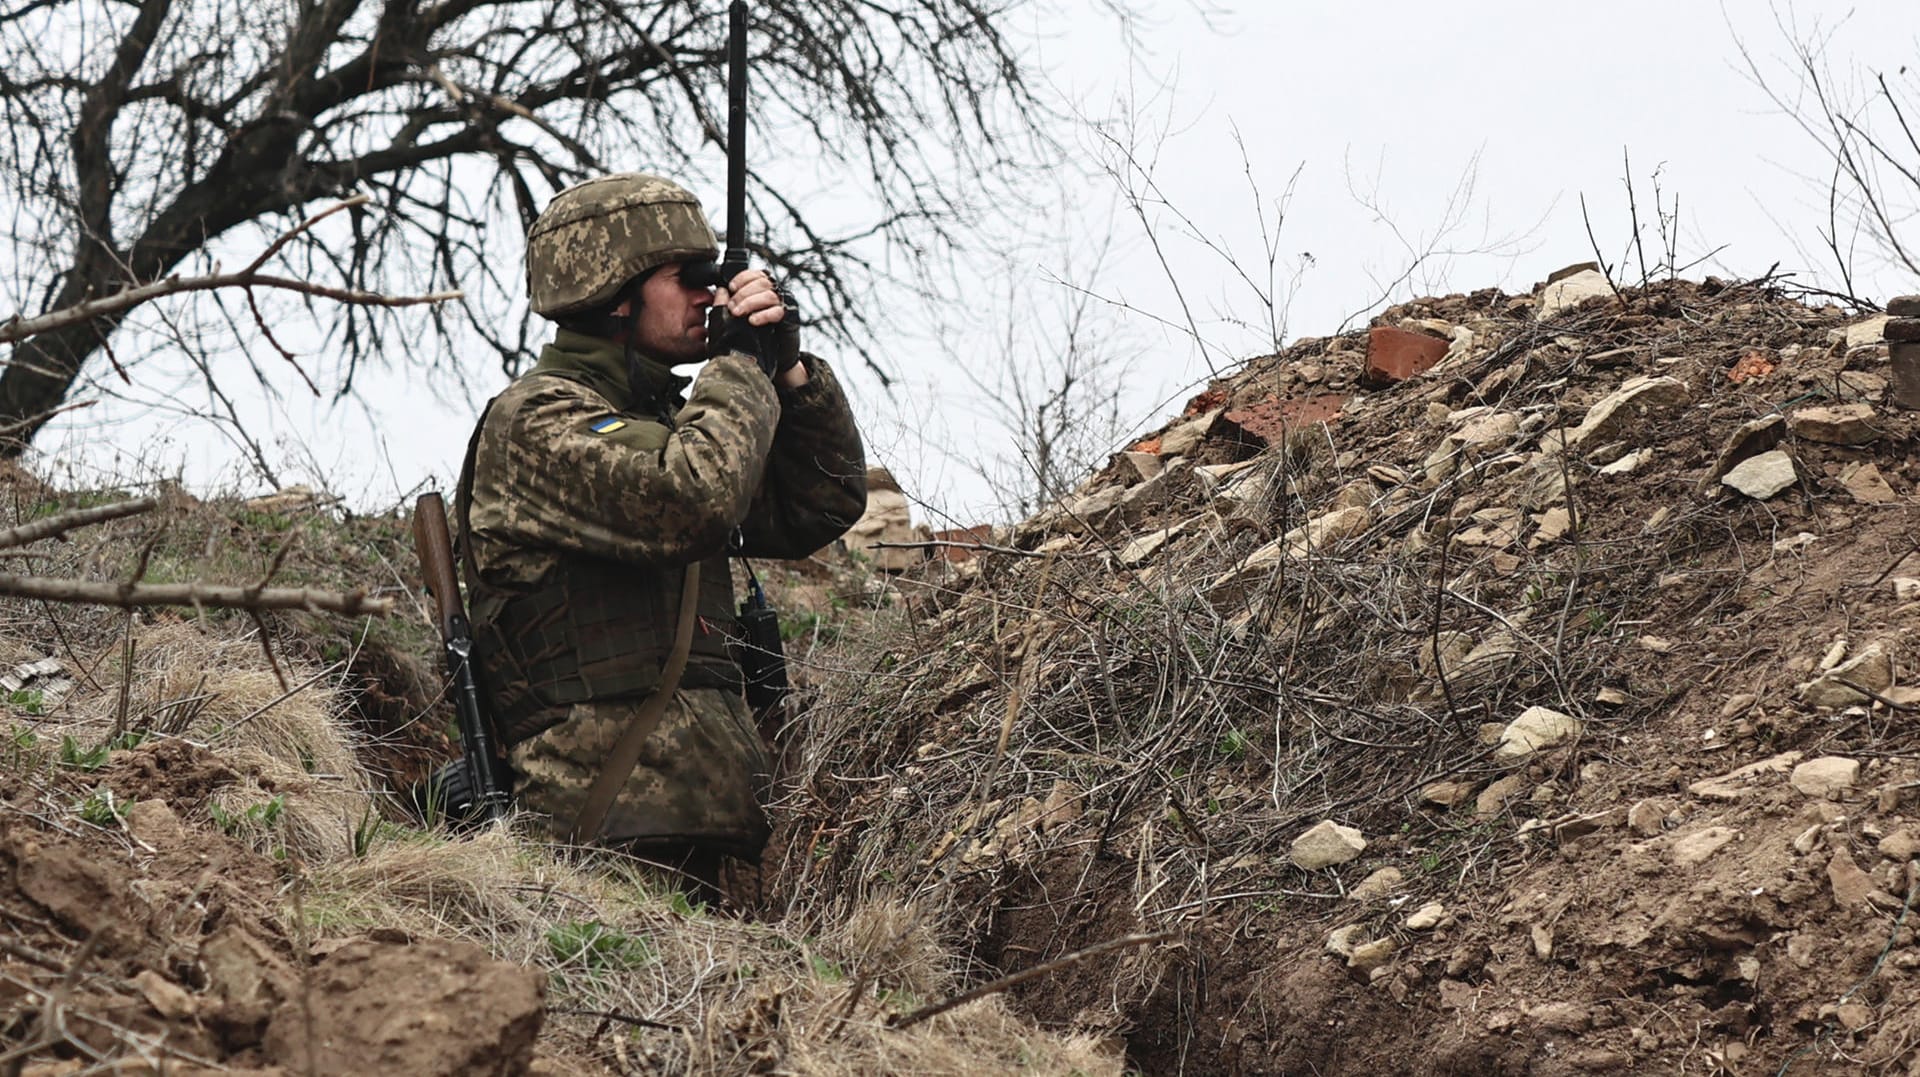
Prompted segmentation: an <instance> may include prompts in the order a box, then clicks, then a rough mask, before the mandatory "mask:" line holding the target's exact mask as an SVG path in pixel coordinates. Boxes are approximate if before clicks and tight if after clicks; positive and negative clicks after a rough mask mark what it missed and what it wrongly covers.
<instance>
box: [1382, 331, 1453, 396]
mask: <svg viewBox="0 0 1920 1077" xmlns="http://www.w3.org/2000/svg"><path fill="white" fill-rule="evenodd" d="M1449 343H1450V342H1449V341H1447V340H1444V339H1442V338H1440V337H1435V336H1429V335H1427V334H1426V333H1415V332H1410V331H1408V330H1405V329H1395V328H1393V327H1392V326H1387V325H1376V326H1374V327H1373V328H1372V329H1369V330H1367V365H1366V373H1365V376H1364V379H1365V381H1366V382H1367V383H1368V384H1370V385H1392V384H1393V383H1394V382H1399V381H1406V380H1407V379H1408V378H1411V377H1415V376H1418V375H1420V374H1424V373H1426V372H1427V371H1429V370H1432V369H1433V366H1434V364H1435V363H1438V362H1439V361H1440V360H1441V359H1443V358H1445V357H1446V354H1447V348H1448V347H1449Z"/></svg>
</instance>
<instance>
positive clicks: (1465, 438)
mask: <svg viewBox="0 0 1920 1077" xmlns="http://www.w3.org/2000/svg"><path fill="white" fill-rule="evenodd" d="M1519 432H1520V420H1519V418H1518V417H1517V416H1515V415H1514V414H1513V413H1512V412H1510V411H1496V412H1493V413H1492V414H1489V415H1482V416H1479V417H1478V418H1475V419H1472V420H1470V421H1468V422H1467V423H1465V424H1463V425H1462V426H1461V427H1460V429H1458V430H1456V431H1454V432H1453V433H1452V434H1451V435H1449V436H1450V437H1452V438H1453V439H1454V440H1455V441H1457V442H1459V443H1460V444H1462V445H1491V444H1496V443H1504V442H1508V441H1511V440H1513V437H1514V435H1516V434H1518V433H1519Z"/></svg>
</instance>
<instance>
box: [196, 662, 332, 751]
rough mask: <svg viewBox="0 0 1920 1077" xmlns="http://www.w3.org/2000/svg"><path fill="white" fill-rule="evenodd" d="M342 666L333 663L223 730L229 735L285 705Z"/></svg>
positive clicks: (278, 669) (276, 664)
mask: <svg viewBox="0 0 1920 1077" xmlns="http://www.w3.org/2000/svg"><path fill="white" fill-rule="evenodd" d="M267 657H268V658H272V657H273V652H271V651H269V652H267ZM342 666H343V663H340V662H335V663H334V664H333V665H330V666H328V667H327V668H325V669H323V670H321V671H320V672H318V673H316V674H314V675H313V676H311V677H308V678H307V679H306V680H304V681H301V682H300V683H299V684H296V685H294V686H293V687H292V688H288V689H287V690H286V691H284V692H281V693H280V694H279V695H278V696H275V697H274V698H272V699H270V700H268V701H267V702H265V703H262V704H260V705H259V706H258V707H255V708H254V709H253V710H252V712H250V713H248V714H245V715H242V716H241V717H240V718H238V719H236V720H234V721H232V722H229V723H228V724H227V726H226V728H225V731H226V732H229V733H230V732H232V731H233V730H236V729H239V728H240V727H241V726H243V725H246V724H247V723H248V722H251V721H253V720H254V719H255V718H258V717H260V716H261V715H263V714H265V713H267V712H268V711H270V710H272V709H273V708H275V707H278V706H279V705H280V704H282V703H285V702H286V701H287V700H289V699H292V698H293V697H294V696H296V695H298V694H299V693H301V692H304V691H306V690H307V689H308V688H310V687H312V686H313V685H314V684H315V683H316V682H317V681H319V680H320V679H321V678H323V677H325V676H327V675H328V674H329V673H335V672H338V671H339V670H340V669H341V668H342ZM279 671H280V666H279V664H278V663H275V664H274V672H276V673H278V672H279ZM280 683H281V684H282V685H285V684H286V678H285V677H282V678H281V679H280Z"/></svg>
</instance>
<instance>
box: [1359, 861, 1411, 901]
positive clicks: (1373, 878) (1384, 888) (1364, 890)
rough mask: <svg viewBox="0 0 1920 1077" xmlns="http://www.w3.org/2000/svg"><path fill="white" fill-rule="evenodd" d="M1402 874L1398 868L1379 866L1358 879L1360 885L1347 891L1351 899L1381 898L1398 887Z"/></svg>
mask: <svg viewBox="0 0 1920 1077" xmlns="http://www.w3.org/2000/svg"><path fill="white" fill-rule="evenodd" d="M1404 878H1405V877H1404V876H1403V875H1402V874H1401V873H1400V869H1399V868H1381V869H1380V870H1379V871H1376V872H1374V873H1373V874H1372V875H1369V876H1367V877H1366V878H1364V879H1362V880H1360V885H1359V886H1356V887H1354V888H1353V889H1352V890H1350V891H1348V892H1347V897H1348V899H1349V900H1352V901H1371V900H1373V899H1374V898H1383V897H1386V896H1387V895H1389V894H1391V893H1393V892H1394V891H1396V890H1398V889H1400V884H1401V882H1403V881H1404Z"/></svg>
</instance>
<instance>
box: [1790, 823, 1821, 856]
mask: <svg viewBox="0 0 1920 1077" xmlns="http://www.w3.org/2000/svg"><path fill="white" fill-rule="evenodd" d="M1826 833H1827V827H1826V824H1824V823H1815V824H1813V825H1812V826H1810V827H1808V828H1806V829H1805V830H1802V831H1801V832H1800V833H1799V835H1798V836H1797V837H1795V838H1794V839H1793V851H1794V852H1796V853H1799V854H1800V855H1801V856H1810V855H1812V854H1813V851H1814V850H1815V849H1818V848H1819V847H1820V839H1821V838H1822V837H1824V836H1825V835H1826Z"/></svg>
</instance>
